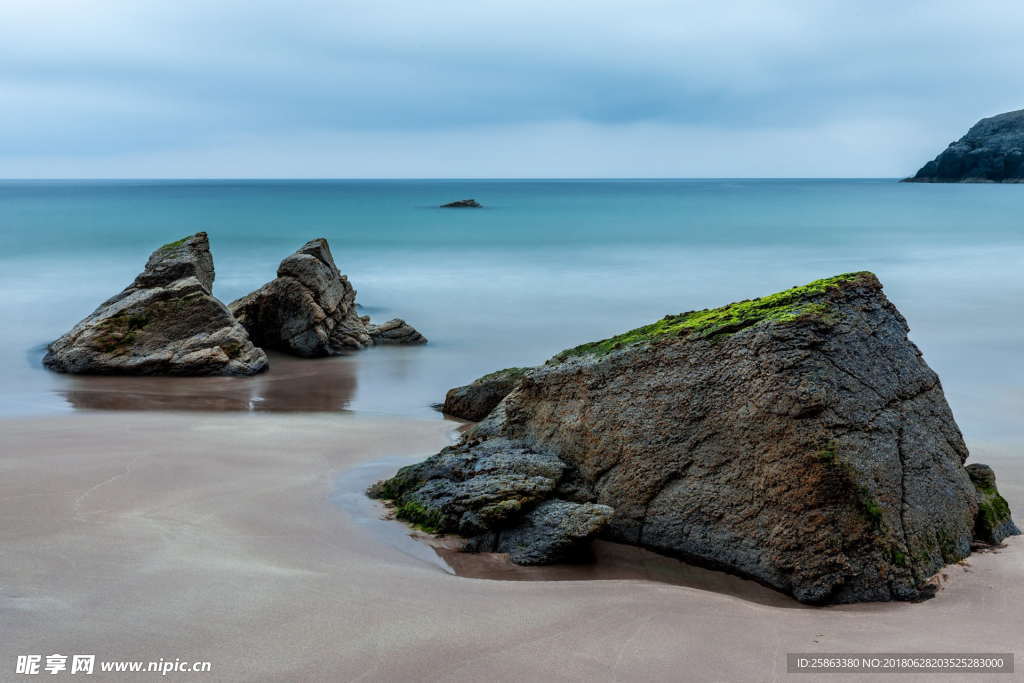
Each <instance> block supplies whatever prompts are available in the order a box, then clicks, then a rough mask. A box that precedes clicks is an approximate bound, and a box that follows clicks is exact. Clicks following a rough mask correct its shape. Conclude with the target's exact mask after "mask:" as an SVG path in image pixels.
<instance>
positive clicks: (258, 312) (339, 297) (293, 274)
mask: <svg viewBox="0 0 1024 683" xmlns="http://www.w3.org/2000/svg"><path fill="white" fill-rule="evenodd" d="M229 308H230V309H231V312H232V313H234V315H235V317H236V318H238V321H239V322H240V323H241V324H242V325H243V326H244V327H245V329H247V330H248V331H249V335H250V336H251V337H252V339H253V341H254V342H255V343H256V344H259V345H260V346H263V347H265V348H268V349H276V350H279V351H284V352H286V353H291V354H294V355H296V356H302V357H305V358H315V357H319V356H335V355H339V354H342V353H345V352H347V351H356V350H359V349H364V348H366V347H369V346H373V345H374V344H425V343H426V342H427V340H426V338H425V337H423V335H421V334H420V333H419V332H417V331H416V330H415V329H413V328H412V327H411V326H409V325H408V324H407V323H406V322H405V321H403V320H397V319H396V320H391V321H389V322H386V323H384V324H383V325H380V326H375V325H371V324H370V319H369V318H368V317H365V316H361V315H359V312H358V310H357V309H356V290H355V289H353V287H352V285H351V283H349V281H348V278H347V277H345V276H344V275H342V274H341V272H339V270H338V267H337V266H336V265H335V264H334V256H333V255H332V254H331V248H330V246H328V244H327V240H326V239H324V238H322V237H320V238H317V239H315V240H310V241H309V242H307V243H306V244H304V245H303V246H302V247H300V248H299V249H298V251H296V252H295V253H294V254H291V255H290V256H288V257H286V258H285V259H284V260H283V261H281V265H280V266H278V268H277V278H275V279H274V280H271V281H270V282H268V283H267V284H265V285H263V286H262V287H260V288H259V289H257V290H256V291H255V292H252V293H251V294H248V295H246V296H244V297H242V298H241V299H238V300H236V301H233V302H232V303H231V304H230V306H229Z"/></svg>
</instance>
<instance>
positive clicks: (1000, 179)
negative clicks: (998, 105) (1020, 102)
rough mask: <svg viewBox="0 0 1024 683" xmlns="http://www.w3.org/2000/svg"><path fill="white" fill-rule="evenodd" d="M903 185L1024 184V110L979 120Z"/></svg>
mask: <svg viewBox="0 0 1024 683" xmlns="http://www.w3.org/2000/svg"><path fill="white" fill-rule="evenodd" d="M904 182H913V183H961V182H963V183H1020V182H1024V109H1021V110H1018V111H1011V112H1007V113H1005V114H999V115H998V116H992V117H990V118H987V119H982V120H981V121H978V123H976V124H974V126H973V127H972V128H971V129H970V130H969V131H967V134H966V135H964V136H963V137H962V138H960V139H959V140H957V141H956V142H951V143H950V144H949V147H947V148H946V150H945V151H943V152H942V153H941V154H939V156H937V157H935V159H934V160H932V161H929V162H928V163H927V164H925V165H924V166H923V167H922V168H921V170H920V171H918V172H917V174H916V175H915V176H914V177H912V178H907V179H906V180H905V181H904Z"/></svg>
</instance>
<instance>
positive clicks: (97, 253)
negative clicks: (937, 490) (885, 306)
mask: <svg viewBox="0 0 1024 683" xmlns="http://www.w3.org/2000/svg"><path fill="white" fill-rule="evenodd" d="M465 197H475V198H476V199H478V200H479V201H481V202H482V203H483V204H484V205H485V207H486V208H484V209H479V210H461V211H460V210H442V209H438V208H436V206H437V205H438V204H440V203H442V202H446V201H451V200H454V199H461V198H465ZM1022 217H1024V187H1020V186H994V185H916V184H899V183H896V182H894V181H892V180H857V181H848V180H843V181H838V180H837V181H822V180H765V181H760V180H707V181H476V180H474V181H461V180H459V181H457V180H449V181H299V182H293V181H245V182H241V181H141V182H140V181H94V182H80V181H63V182H50V181H45V182H44V181H38V182H36V181H24V182H3V183H0V286H2V290H0V291H2V292H3V297H2V301H0V314H2V316H3V320H4V321H5V323H6V324H5V326H4V332H3V335H2V338H3V341H4V344H3V347H2V351H0V354H2V358H0V361H2V363H0V386H2V387H3V388H2V389H0V412H3V413H5V414H38V413H52V412H60V411H67V410H76V409H83V408H85V409H93V408H111V407H165V408H175V409H177V408H190V407H192V408H195V407H204V406H205V405H207V404H205V403H202V402H199V403H195V402H194V401H193V402H192V403H191V404H188V401H192V400H193V399H192V398H189V399H187V401H186V404H183V403H181V402H176V400H175V399H174V396H176V395H178V394H179V393H180V394H182V395H184V396H188V397H194V396H195V394H196V392H197V391H198V392H200V393H202V392H204V391H206V390H207V388H210V390H211V391H212V393H214V394H217V393H218V392H221V393H225V392H226V393H230V394H231V395H232V396H235V397H237V395H240V394H239V392H241V395H244V396H245V400H243V401H241V402H239V401H235V400H234V399H231V400H228V399H225V401H224V402H223V405H221V406H220V407H225V408H227V409H248V410H276V409H289V408H292V409H316V410H355V411H366V412H378V413H393V414H405V415H418V416H429V415H433V414H434V413H433V412H432V411H431V410H430V408H429V404H431V403H433V402H435V401H438V400H439V399H440V398H441V397H442V396H443V394H444V391H445V390H446V389H447V388H449V387H451V386H453V385H456V384H460V383H464V382H466V381H469V380H471V379H472V378H473V377H475V376H477V375H480V374H483V373H485V372H488V371H491V370H494V369H496V368H500V367H506V366H509V365H529V364H537V363H541V362H543V361H544V360H545V359H546V358H548V357H550V356H551V355H553V354H554V353H556V352H557V351H559V350H561V349H563V348H566V347H569V346H574V345H576V344H579V343H581V342H584V341H589V340H592V339H596V338H601V337H604V336H608V335H610V334H614V333H617V332H620V331H623V330H625V329H628V328H631V327H635V326H637V325H641V324H644V323H647V322H650V321H652V320H654V319H656V318H659V317H661V316H663V315H665V314H666V313H677V312H680V311H684V310H690V309H694V308H704V307H708V306H716V305H720V304H724V303H727V302H729V301H732V300H736V299H743V298H749V297H752V296H758V295H761V294H765V293H769V292H772V291H776V290H779V289H784V288H786V287H790V286H792V285H795V284H802V283H805V282H807V281H810V280H813V279H815V278H818V277H823V276H827V275H831V274H835V273H838V272H845V271H850V270H860V269H867V270H872V271H874V272H876V273H877V274H878V275H879V277H880V278H881V279H882V281H883V283H885V285H886V291H887V292H888V294H889V296H890V298H891V299H892V300H893V301H894V302H895V303H896V305H897V306H898V307H899V308H900V310H901V311H903V313H904V315H905V316H906V317H907V319H908V321H909V323H910V326H911V328H912V333H911V334H912V338H913V339H914V341H915V342H917V343H918V345H919V346H920V347H921V348H922V350H923V351H924V352H925V357H926V359H927V360H928V362H929V363H930V364H931V365H932V367H934V368H935V369H936V370H937V371H938V372H939V373H940V375H941V377H942V378H943V382H944V385H945V387H946V392H947V396H948V398H949V400H950V403H951V404H952V405H953V408H954V411H955V412H956V414H957V418H958V420H959V423H960V425H961V427H962V428H963V430H964V432H965V434H967V435H968V437H969V438H971V439H973V440H975V441H993V442H1002V443H1024V420H1021V419H1020V415H1021V414H1022V413H1024V363H1022V362H1021V357H1022V351H1024V322H1022V320H1021V313H1022V310H1024V306H1022V302H1024V226H1022ZM198 230H206V231H207V232H209V234H210V238H211V243H212V247H213V250H214V258H215V261H216V268H217V281H216V285H215V293H216V294H217V295H218V296H219V297H220V298H222V299H223V300H225V301H229V300H231V299H233V298H235V297H237V296H240V295H242V294H245V293H247V292H248V291H250V290H252V289H254V288H255V287H257V286H259V285H260V284H262V283H263V282H265V281H267V280H269V279H271V278H272V277H273V274H274V270H275V268H276V264H277V262H278V261H280V259H281V258H283V257H284V256H285V255H287V254H288V253H289V252H291V251H292V250H294V249H295V248H296V247H298V246H299V245H300V244H302V243H303V242H305V241H306V240H308V239H310V238H313V237H319V236H323V237H327V238H328V239H329V240H330V242H331V245H332V248H333V250H334V254H335V258H336V260H337V262H338V265H339V267H340V268H341V269H342V271H343V272H345V273H347V274H348V275H349V277H350V279H351V280H352V282H353V283H354V284H355V286H356V288H357V289H358V290H359V301H360V302H362V303H363V304H364V306H365V307H366V312H367V313H369V314H371V315H372V316H373V317H374V318H375V319H380V320H384V319H387V318H390V317H395V316H398V317H403V318H405V319H407V320H408V321H409V322H411V323H412V324H413V325H415V326H416V327H417V328H418V329H420V330H421V331H422V332H423V333H424V334H425V335H426V336H427V337H429V338H430V340H431V343H430V344H429V345H428V346H426V347H422V348H397V349H396V348H392V349H373V350H370V351H368V352H364V353H361V354H358V355H355V356H350V357H345V358H338V359H329V360H326V361H308V362H306V363H307V364H306V365H301V366H299V365H296V364H295V363H294V362H293V363H290V364H289V363H288V361H287V359H277V362H276V363H275V364H274V365H273V367H272V370H271V374H270V375H269V376H266V377H263V378H256V379H252V380H246V379H239V380H223V379H218V380H192V381H191V382H192V383H191V384H189V385H188V387H187V390H183V389H182V386H184V385H181V384H172V383H163V384H161V383H160V380H155V381H150V380H139V381H141V382H143V383H144V384H143V385H139V384H138V383H137V382H138V381H136V382H135V383H128V385H129V388H128V389H127V391H128V393H129V395H130V396H131V397H138V396H143V395H146V396H148V398H147V399H146V400H141V399H140V401H141V402H139V403H137V404H135V403H133V402H132V401H135V400H136V398H131V400H128V401H116V400H109V395H108V394H110V393H111V392H115V393H116V392H118V391H121V392H124V391H126V389H125V385H118V384H116V383H113V382H111V381H109V379H108V378H68V377H63V376H57V375H53V374H51V373H48V372H46V371H45V370H43V369H42V368H41V367H39V365H38V360H39V358H40V356H41V347H42V345H44V344H45V343H46V342H47V341H49V340H51V339H52V338H54V337H56V336H58V335H60V334H61V333H63V332H64V331H65V330H67V329H68V328H69V327H70V326H71V325H73V324H74V323H75V322H76V321H78V320H79V319H80V318H82V317H83V316H85V315H86V314H87V313H89V312H90V311H91V310H92V309H93V308H94V307H95V305H96V304H98V303H99V302H100V301H101V300H103V299H105V298H106V297H108V296H110V295H111V294H113V293H115V292H116V291H118V290H119V289H121V288H122V287H123V286H124V285H126V284H127V283H128V282H130V281H131V279H132V278H133V277H134V276H135V274H136V273H137V272H138V271H139V270H140V269H141V267H142V264H143V263H144V262H145V259H146V257H147V256H148V254H149V252H150V251H152V250H153V249H154V248H156V247H157V246H159V245H160V244H163V243H165V242H168V241H171V240H174V239H177V238H179V237H181V236H183V235H185V234H188V233H192V232H195V231H198ZM281 368H286V369H288V370H289V371H295V370H296V368H297V369H298V371H300V372H302V373H304V374H305V375H306V376H305V377H304V378H303V379H302V380H301V382H299V383H296V384H293V385H292V389H291V390H290V391H286V390H284V389H283V387H284V386H285V384H286V383H285V382H284V381H283V378H284V375H283V374H282V373H283V372H284V370H282V369H281ZM307 368H308V369H309V370H308V371H307V370H306V369H307ZM275 370H277V372H276V374H275ZM278 379H280V380H281V381H277V380H278ZM196 382H200V383H201V384H198V385H197V384H196ZM202 382H205V383H202ZM197 386H198V387H199V388H198V389H197ZM156 395H162V396H164V397H165V398H166V400H151V399H154V396H156ZM167 397H169V398H167Z"/></svg>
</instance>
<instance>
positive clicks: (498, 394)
mask: <svg viewBox="0 0 1024 683" xmlns="http://www.w3.org/2000/svg"><path fill="white" fill-rule="evenodd" d="M530 370H531V368H505V369H504V370H498V371H497V372H492V373H490V374H489V375H484V376H483V377H480V378H478V379H476V380H474V381H473V382H472V383H470V384H467V385H465V386H461V387H455V388H454V389H449V390H448V393H447V394H445V397H444V403H443V404H441V406H440V408H441V410H442V411H443V412H444V413H447V414H448V415H452V416H454V417H461V418H462V419H463V420H472V421H474V422H477V421H479V420H482V419H484V418H485V417H487V415H488V414H489V413H490V412H491V411H492V410H494V407H495V406H496V405H498V404H499V403H500V402H501V399H503V398H505V397H506V396H508V395H509V393H511V392H512V390H513V389H515V388H516V385H517V384H519V380H521V379H522V378H523V375H525V374H526V373H527V372H529V371H530Z"/></svg>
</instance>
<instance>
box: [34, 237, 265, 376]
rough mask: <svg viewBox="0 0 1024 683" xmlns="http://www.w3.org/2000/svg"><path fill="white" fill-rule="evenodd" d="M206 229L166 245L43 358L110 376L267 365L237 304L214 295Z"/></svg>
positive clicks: (54, 365)
mask: <svg viewBox="0 0 1024 683" xmlns="http://www.w3.org/2000/svg"><path fill="white" fill-rule="evenodd" d="M213 277H214V270H213V257H212V256H211V254H210V243H209V241H208V239H207V236H206V233H205V232H200V233H197V234H195V235H193V236H192V237H187V238H185V239H182V240H178V241H177V242H172V243H170V244H165V245H164V246H162V247H160V248H159V249H157V250H156V251H154V252H153V254H152V255H151V256H150V257H149V261H148V262H147V263H146V268H145V270H143V272H142V273H141V274H139V276H138V277H136V278H135V281H134V282H132V284H130V285H129V286H128V287H127V288H126V289H125V290H124V291H122V292H121V293H120V294H117V295H116V296H114V297H113V298H111V299H108V300H107V301H105V302H103V303H102V304H100V306H99V308H97V309H96V310H95V311H93V313H92V314H91V315H89V317H87V318H85V319H84V320H82V321H81V322H80V323H78V324H77V325H75V327H74V328H72V330H71V331H70V332H68V333H67V334H65V335H64V336H63V337H61V338H60V339H58V340H57V341H55V342H53V343H52V344H50V347H49V350H48V352H47V354H46V356H45V357H44V358H43V364H44V365H45V366H46V367H48V368H50V369H51V370H56V371H57V372H68V373H76V374H104V375H115V374H116V375H252V374H255V373H258V372H261V371H263V370H265V369H266V367H267V356H266V354H265V353H263V351H262V350H261V349H258V348H256V347H254V346H253V344H252V342H251V340H250V339H249V335H248V334H247V333H246V331H245V329H244V328H243V327H242V326H240V325H239V324H238V323H237V322H236V321H235V319H234V317H232V315H231V313H230V311H228V309H227V308H226V307H225V306H224V304H222V303H221V302H220V301H218V300H217V299H216V298H214V297H213V294H212V288H213Z"/></svg>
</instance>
